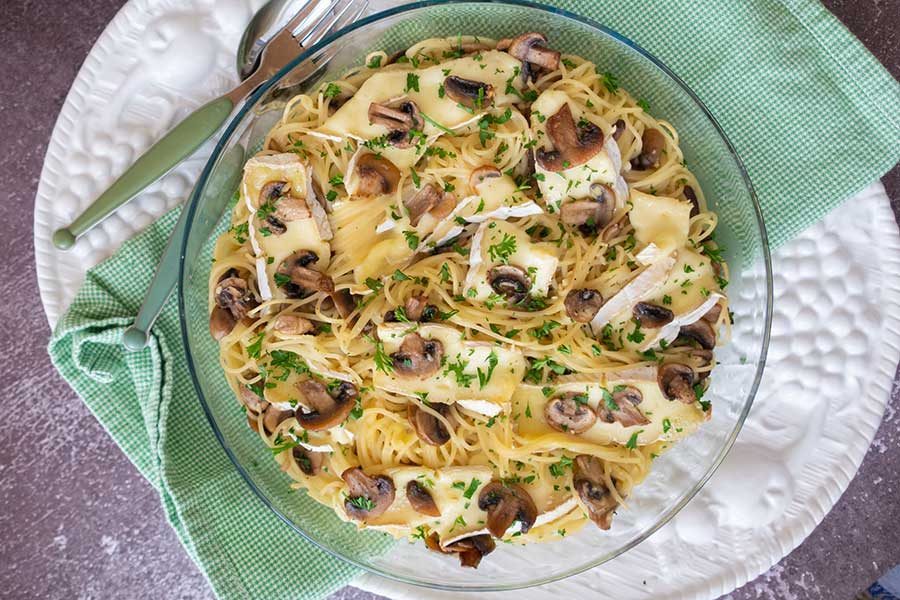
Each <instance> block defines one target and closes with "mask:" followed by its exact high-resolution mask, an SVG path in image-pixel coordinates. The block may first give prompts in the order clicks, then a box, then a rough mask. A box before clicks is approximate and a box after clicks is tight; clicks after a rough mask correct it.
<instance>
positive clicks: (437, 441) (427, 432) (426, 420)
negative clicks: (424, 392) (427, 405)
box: [406, 403, 456, 446]
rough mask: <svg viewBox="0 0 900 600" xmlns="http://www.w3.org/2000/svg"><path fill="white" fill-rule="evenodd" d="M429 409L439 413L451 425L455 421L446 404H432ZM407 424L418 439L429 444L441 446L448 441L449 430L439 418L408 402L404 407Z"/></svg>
mask: <svg viewBox="0 0 900 600" xmlns="http://www.w3.org/2000/svg"><path fill="white" fill-rule="evenodd" d="M431 409H432V410H434V411H435V412H438V413H440V414H441V416H442V417H444V418H445V419H447V420H448V421H449V422H450V424H451V425H454V424H455V423H456V419H454V418H453V414H452V413H451V412H450V407H449V406H448V405H446V404H437V403H436V404H433V405H431ZM406 411H407V413H406V414H407V418H408V419H409V424H410V425H411V426H412V428H413V429H414V430H415V432H416V435H417V436H419V439H420V440H422V441H423V442H425V443H426V444H428V445H430V446H442V445H444V444H446V443H447V442H449V441H450V432H449V431H448V430H447V427H446V426H445V425H444V424H443V423H442V422H441V420H440V419H438V418H437V417H435V416H434V415H432V414H430V413H428V412H426V411H424V410H420V409H419V407H418V406H416V405H415V404H413V403H409V404H408V405H407V408H406Z"/></svg>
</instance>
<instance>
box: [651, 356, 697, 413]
mask: <svg viewBox="0 0 900 600" xmlns="http://www.w3.org/2000/svg"><path fill="white" fill-rule="evenodd" d="M694 379H695V375H694V369H693V368H692V367H691V366H690V365H686V364H684V363H677V362H672V363H666V364H664V365H662V366H661V367H659V370H658V371H657V375H656V382H657V384H658V385H659V389H660V390H661V391H662V393H663V396H665V397H666V399H667V400H678V401H679V402H683V403H684V404H693V403H694V401H695V400H697V394H696V393H694V387H693V386H694Z"/></svg>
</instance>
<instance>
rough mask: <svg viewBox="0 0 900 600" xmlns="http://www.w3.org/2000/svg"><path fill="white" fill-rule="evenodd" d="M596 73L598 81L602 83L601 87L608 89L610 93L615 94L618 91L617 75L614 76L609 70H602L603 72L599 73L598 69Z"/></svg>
mask: <svg viewBox="0 0 900 600" xmlns="http://www.w3.org/2000/svg"><path fill="white" fill-rule="evenodd" d="M598 74H599V75H600V83H602V84H603V87H605V88H606V89H607V90H609V93H610V94H615V93H616V92H617V91H619V78H618V77H616V76H615V75H613V74H612V73H610V72H609V71H604V72H603V73H600V72H599V71H598Z"/></svg>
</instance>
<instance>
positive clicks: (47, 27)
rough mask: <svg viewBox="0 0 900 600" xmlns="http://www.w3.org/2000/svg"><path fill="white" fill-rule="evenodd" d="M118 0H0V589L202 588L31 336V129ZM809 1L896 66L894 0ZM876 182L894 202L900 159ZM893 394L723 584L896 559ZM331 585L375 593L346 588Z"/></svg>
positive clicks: (788, 579) (49, 116)
mask: <svg viewBox="0 0 900 600" xmlns="http://www.w3.org/2000/svg"><path fill="white" fill-rule="evenodd" d="M122 3H123V0H86V1H80V2H72V1H67V0H47V1H43V2H33V1H31V2H29V1H16V0H5V1H3V2H0V50H2V52H3V54H4V56H5V57H6V60H7V61H9V62H6V64H7V67H6V68H5V71H6V73H7V78H6V82H5V83H4V84H3V86H2V87H0V125H2V131H3V133H4V139H5V140H6V144H5V147H4V151H3V153H2V155H0V189H2V190H4V192H5V201H4V202H3V203H2V209H0V212H2V215H3V218H0V256H2V257H3V260H2V261H0V281H3V282H4V289H5V294H4V298H3V301H2V302H0V322H3V323H4V324H5V326H4V327H3V328H2V332H0V348H2V352H0V372H2V373H3V377H2V378H0V399H2V400H0V402H2V408H3V410H4V414H5V416H6V418H3V419H0V597H10V598H23V599H24V598H76V597H77V598H140V597H156V598H191V599H193V598H211V597H212V593H211V592H210V590H209V588H208V586H207V584H206V581H205V580H204V578H203V575H202V574H200V573H199V572H198V571H197V569H196V567H195V566H194V565H193V563H192V562H191V561H190V559H189V558H188V557H187V555H186V554H185V553H184V552H183V550H182V549H181V546H180V545H179V543H178V540H177V539H176V538H175V535H174V533H173V532H172V531H171V530H170V528H169V526H168V525H167V524H166V521H165V518H164V516H163V513H162V510H161V508H160V503H159V500H158V498H157V495H156V493H155V492H154V491H153V490H152V489H151V487H150V486H149V485H148V484H147V482H146V481H144V480H143V479H142V478H141V476H140V475H139V474H138V473H137V471H136V470H135V469H134V468H133V467H132V465H131V463H129V462H128V460H127V459H126V458H125V456H124V455H123V454H122V453H121V452H120V451H119V450H118V449H117V448H116V447H115V445H114V444H113V442H112V440H111V439H110V438H109V437H107V436H106V434H105V433H104V431H103V430H102V428H101V427H100V425H99V424H98V423H97V421H95V420H94V418H93V417H92V416H91V415H90V413H89V412H88V410H87V408H85V406H84V405H83V404H82V403H81V401H80V400H79V399H78V398H77V397H76V396H75V394H74V393H73V392H72V390H71V389H69V387H68V386H67V385H66V384H65V383H64V382H63V381H62V379H60V377H59V376H58V375H57V374H56V372H55V371H54V370H53V368H52V367H51V365H50V361H49V359H48V357H47V352H46V349H45V348H46V343H47V338H48V336H49V333H50V332H49V329H48V327H47V321H46V319H45V318H44V313H43V311H42V309H41V304H40V299H39V297H38V290H37V281H36V277H35V273H34V252H33V247H32V241H31V239H32V231H31V228H32V207H33V202H34V194H35V189H36V186H37V181H38V176H39V174H40V170H41V165H42V161H43V158H44V150H45V144H46V142H47V140H48V139H49V137H50V131H51V129H52V127H53V123H54V121H55V119H56V115H57V113H58V112H59V109H60V107H61V106H62V103H63V100H64V98H65V95H66V92H67V91H68V88H69V85H70V84H71V82H72V80H73V78H74V77H75V74H76V73H77V71H78V68H79V67H80V66H81V62H82V61H83V60H84V57H85V56H86V55H87V53H88V51H89V49H90V47H91V45H92V44H93V43H94V40H95V39H96V38H97V36H98V35H99V34H100V32H101V31H102V30H103V28H104V27H105V25H106V23H108V22H109V20H110V19H111V18H112V17H113V15H114V14H115V12H116V11H117V10H118V8H119V7H120V6H121V4H122ZM825 4H826V5H827V6H828V7H829V8H830V9H831V10H832V11H833V12H834V13H835V14H836V15H837V16H838V17H839V18H840V19H841V20H842V21H843V22H844V23H845V24H846V25H847V26H848V27H849V28H850V29H851V30H852V31H853V32H854V33H855V34H856V35H857V36H858V37H859V38H860V39H861V40H862V41H863V43H864V44H865V45H866V46H867V47H868V48H869V49H870V50H871V51H872V52H873V53H874V54H875V55H876V56H878V58H879V59H880V60H881V61H882V62H883V63H884V64H885V66H886V67H887V68H888V70H890V71H891V73H892V74H893V75H894V77H898V78H900V0H826V2H825ZM63 42H64V43H63ZM885 184H886V186H887V189H888V194H889V196H890V197H891V201H892V204H893V207H894V212H895V215H898V214H900V168H897V167H895V168H894V170H893V171H892V172H891V173H890V174H888V176H886V177H885ZM898 409H900V387H898V382H897V380H896V379H895V382H894V389H893V393H892V395H891V403H890V405H889V406H888V409H887V411H886V413H885V417H884V421H883V423H882V425H881V428H880V430H879V431H878V434H877V435H876V437H875V441H874V443H873V445H872V447H871V449H870V450H869V452H868V454H867V455H866V458H865V460H864V462H863V464H862V467H861V468H860V470H859V472H858V474H857V475H856V478H855V479H854V480H853V482H852V483H851V484H850V487H849V488H848V490H847V492H846V493H845V494H844V495H843V497H842V498H841V500H840V501H839V502H838V503H837V505H836V506H835V508H834V509H833V510H832V511H831V513H829V515H828V516H827V517H826V518H825V520H824V521H823V522H822V523H821V524H820V525H819V527H818V528H816V530H815V531H814V532H813V533H812V534H811V535H810V536H809V538H807V540H806V541H805V542H804V543H803V544H802V545H801V546H800V547H799V548H797V549H796V550H794V551H793V552H792V553H791V554H790V555H788V556H787V557H786V558H784V559H783V560H782V561H781V562H780V563H779V564H778V565H776V566H774V567H773V568H772V569H771V570H770V571H769V572H767V573H765V574H763V575H762V576H760V577H759V578H758V579H756V580H755V581H752V582H750V583H748V584H747V585H745V586H744V587H742V588H741V589H739V590H737V591H735V592H734V593H732V594H730V595H729V598H733V599H735V600H738V599H741V600H743V599H749V598H773V599H776V598H777V599H781V598H850V597H852V596H853V594H854V593H855V592H856V591H857V590H859V589H860V588H863V587H865V586H867V585H868V584H869V583H870V582H871V581H873V580H874V579H876V578H877V577H878V576H879V575H880V574H881V573H883V572H884V571H886V570H887V569H888V568H890V567H891V566H893V565H895V564H898V563H900V542H898V539H900V503H898V501H897V498H898V494H900V418H898V417H897V410H898ZM14 413H15V414H16V416H15V417H14V418H12V415H13V414H14ZM332 598H333V599H338V598H339V599H343V600H350V599H354V600H362V599H364V598H365V599H374V598H377V597H376V596H373V595H371V594H368V593H364V592H361V591H360V590H357V589H355V588H352V587H347V588H344V589H343V590H341V591H340V592H338V593H337V594H335V595H334V596H333V597H332Z"/></svg>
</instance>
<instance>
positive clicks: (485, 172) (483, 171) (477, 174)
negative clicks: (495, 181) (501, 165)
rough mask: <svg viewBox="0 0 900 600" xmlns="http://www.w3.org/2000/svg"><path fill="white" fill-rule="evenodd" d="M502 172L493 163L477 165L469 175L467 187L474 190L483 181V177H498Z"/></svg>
mask: <svg viewBox="0 0 900 600" xmlns="http://www.w3.org/2000/svg"><path fill="white" fill-rule="evenodd" d="M502 175H503V173H502V172H501V171H500V169H498V168H497V167H495V166H493V165H484V166H481V167H478V168H477V169H475V170H474V171H472V173H471V175H469V187H470V188H472V191H476V190H477V189H478V186H479V185H481V184H482V183H484V180H485V179H492V178H494V177H500V176H502Z"/></svg>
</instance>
